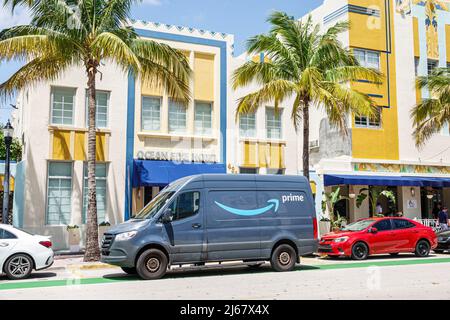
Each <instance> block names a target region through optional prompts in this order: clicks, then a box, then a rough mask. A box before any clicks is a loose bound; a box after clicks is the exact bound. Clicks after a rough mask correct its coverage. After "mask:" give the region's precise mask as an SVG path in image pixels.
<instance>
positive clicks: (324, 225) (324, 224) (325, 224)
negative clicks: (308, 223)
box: [319, 217, 331, 235]
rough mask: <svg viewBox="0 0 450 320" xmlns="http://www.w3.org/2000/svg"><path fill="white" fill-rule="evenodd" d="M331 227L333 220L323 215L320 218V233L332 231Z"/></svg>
mask: <svg viewBox="0 0 450 320" xmlns="http://www.w3.org/2000/svg"><path fill="white" fill-rule="evenodd" d="M330 228H331V220H330V219H328V218H326V217H322V218H321V219H320V220H319V234H320V235H323V234H326V233H328V232H330Z"/></svg>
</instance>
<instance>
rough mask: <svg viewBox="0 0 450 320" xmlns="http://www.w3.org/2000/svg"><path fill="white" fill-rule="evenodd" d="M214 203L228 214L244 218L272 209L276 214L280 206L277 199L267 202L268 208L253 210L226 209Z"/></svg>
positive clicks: (224, 206)
mask: <svg viewBox="0 0 450 320" xmlns="http://www.w3.org/2000/svg"><path fill="white" fill-rule="evenodd" d="M214 203H215V204H216V205H218V206H219V207H220V208H222V209H223V210H225V211H227V212H229V213H232V214H236V215H238V216H246V217H251V216H258V215H260V214H263V213H266V212H268V211H270V210H272V209H274V212H277V211H278V207H279V206H280V201H279V200H278V199H270V200H268V201H267V203H268V204H269V205H268V206H266V207H264V208H258V209H253V210H244V209H238V208H232V207H228V206H226V205H224V204H222V203H219V202H217V201H214Z"/></svg>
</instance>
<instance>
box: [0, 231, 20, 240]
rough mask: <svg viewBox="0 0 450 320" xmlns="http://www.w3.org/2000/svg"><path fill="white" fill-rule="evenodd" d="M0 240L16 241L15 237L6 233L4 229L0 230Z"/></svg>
mask: <svg viewBox="0 0 450 320" xmlns="http://www.w3.org/2000/svg"><path fill="white" fill-rule="evenodd" d="M0 239H1V240H6V239H17V237H16V236H15V235H13V234H12V233H11V232H9V231H6V230H5V229H0Z"/></svg>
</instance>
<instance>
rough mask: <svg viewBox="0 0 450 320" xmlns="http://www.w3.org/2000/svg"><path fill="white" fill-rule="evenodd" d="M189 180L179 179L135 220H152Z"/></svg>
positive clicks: (159, 194) (163, 191)
mask: <svg viewBox="0 0 450 320" xmlns="http://www.w3.org/2000/svg"><path fill="white" fill-rule="evenodd" d="M188 179H189V177H185V178H181V179H178V180H176V181H174V182H172V183H171V184H169V185H168V186H167V187H165V188H164V189H163V190H161V192H160V193H158V195H157V196H156V197H154V198H153V199H152V201H150V202H149V204H148V205H146V206H145V207H144V208H143V209H142V210H141V212H139V213H138V214H137V215H136V216H135V217H134V219H151V218H153V217H154V216H155V214H157V213H158V212H159V210H161V208H162V207H164V205H165V204H166V203H167V201H169V200H170V199H171V198H172V196H173V195H174V194H175V192H177V191H178V190H179V189H180V188H181V187H182V186H183V185H184V184H185V183H186V181H187V180H188Z"/></svg>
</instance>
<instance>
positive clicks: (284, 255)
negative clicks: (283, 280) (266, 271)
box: [270, 244, 297, 272]
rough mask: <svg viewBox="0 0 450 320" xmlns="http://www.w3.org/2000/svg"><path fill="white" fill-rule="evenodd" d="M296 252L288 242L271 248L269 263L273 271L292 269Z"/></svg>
mask: <svg viewBox="0 0 450 320" xmlns="http://www.w3.org/2000/svg"><path fill="white" fill-rule="evenodd" d="M296 260H297V253H296V252H295V250H294V248H292V247H291V246H290V245H288V244H282V245H279V246H278V247H276V248H275V250H273V253H272V257H271V258H270V265H271V266H272V268H273V269H274V270H275V271H279V272H282V271H292V270H294V268H295V261H296Z"/></svg>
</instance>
